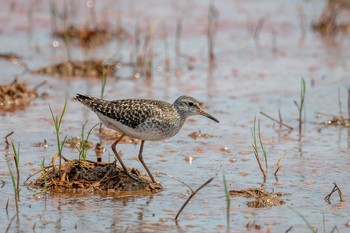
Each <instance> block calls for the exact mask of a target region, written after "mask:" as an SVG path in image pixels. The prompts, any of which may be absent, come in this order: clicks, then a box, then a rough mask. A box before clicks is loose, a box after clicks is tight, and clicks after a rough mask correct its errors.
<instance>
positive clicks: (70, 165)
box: [27, 160, 162, 197]
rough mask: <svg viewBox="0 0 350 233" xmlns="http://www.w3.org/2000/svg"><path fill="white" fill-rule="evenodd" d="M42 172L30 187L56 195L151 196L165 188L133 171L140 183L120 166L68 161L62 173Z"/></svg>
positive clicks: (52, 168)
mask: <svg viewBox="0 0 350 233" xmlns="http://www.w3.org/2000/svg"><path fill="white" fill-rule="evenodd" d="M39 172H41V175H40V176H39V177H38V178H37V179H36V180H34V181H32V182H30V183H28V184H27V185H28V186H30V187H32V188H40V189H44V190H49V191H53V192H55V191H57V192H63V191H67V192H76V193H84V192H89V193H100V194H114V195H118V197H122V196H130V195H147V194H151V193H157V192H160V191H162V186H161V185H160V184H154V183H152V182H151V180H150V179H149V177H148V176H147V175H145V174H142V173H140V172H139V171H138V170H137V169H134V168H133V169H130V170H129V172H130V173H131V174H132V175H133V176H134V177H136V178H137V180H135V179H132V178H131V177H129V176H128V175H127V174H126V173H125V172H124V171H123V170H122V168H120V167H119V166H116V163H104V162H93V161H88V160H66V161H65V162H64V164H62V167H61V172H60V171H59V167H58V165H52V164H51V165H50V166H49V167H46V168H43V169H42V170H41V171H39ZM39 172H37V173H36V174H38V173H39ZM33 175H35V174H33ZM33 175H32V176H33ZM32 176H30V177H32ZM30 177H29V178H30Z"/></svg>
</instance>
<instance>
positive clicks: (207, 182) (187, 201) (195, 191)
mask: <svg viewBox="0 0 350 233" xmlns="http://www.w3.org/2000/svg"><path fill="white" fill-rule="evenodd" d="M221 166H222V165H220V167H219V169H218V170H217V171H216V173H215V175H214V176H213V177H212V178H210V179H209V180H207V181H206V182H204V183H203V184H202V185H201V186H199V187H198V188H197V189H196V190H194V191H193V190H192V189H191V195H190V196H189V197H188V199H187V200H186V201H185V203H184V204H183V205H182V206H181V208H180V210H179V211H178V212H177V214H176V217H175V221H176V222H177V219H178V217H179V215H180V214H181V212H182V210H183V209H184V208H185V207H186V205H187V204H188V203H189V202H190V201H191V199H192V198H193V197H194V196H195V195H196V194H197V193H198V192H199V190H201V189H202V188H204V187H205V186H207V185H208V184H209V183H210V182H212V181H213V179H214V178H215V176H217V175H218V172H219V170H220V169H221Z"/></svg>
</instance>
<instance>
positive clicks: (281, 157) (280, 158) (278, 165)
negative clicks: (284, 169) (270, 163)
mask: <svg viewBox="0 0 350 233" xmlns="http://www.w3.org/2000/svg"><path fill="white" fill-rule="evenodd" d="M284 156H286V151H285V150H284V151H283V152H282V153H281V155H280V157H279V158H278V160H277V163H276V166H277V169H276V171H275V173H273V174H274V176H277V172H278V171H279V170H280V167H281V166H280V162H281V160H282V159H283V157H284Z"/></svg>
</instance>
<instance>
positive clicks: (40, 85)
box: [33, 80, 47, 91]
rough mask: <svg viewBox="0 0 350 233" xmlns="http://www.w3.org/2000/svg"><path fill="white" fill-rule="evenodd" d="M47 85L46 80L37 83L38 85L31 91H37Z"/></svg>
mask: <svg viewBox="0 0 350 233" xmlns="http://www.w3.org/2000/svg"><path fill="white" fill-rule="evenodd" d="M46 83H47V81H46V80H44V81H42V82H41V83H39V84H38V85H36V86H35V87H34V88H33V90H35V91H36V90H38V89H39V88H40V87H42V86H44V85H45V84H46Z"/></svg>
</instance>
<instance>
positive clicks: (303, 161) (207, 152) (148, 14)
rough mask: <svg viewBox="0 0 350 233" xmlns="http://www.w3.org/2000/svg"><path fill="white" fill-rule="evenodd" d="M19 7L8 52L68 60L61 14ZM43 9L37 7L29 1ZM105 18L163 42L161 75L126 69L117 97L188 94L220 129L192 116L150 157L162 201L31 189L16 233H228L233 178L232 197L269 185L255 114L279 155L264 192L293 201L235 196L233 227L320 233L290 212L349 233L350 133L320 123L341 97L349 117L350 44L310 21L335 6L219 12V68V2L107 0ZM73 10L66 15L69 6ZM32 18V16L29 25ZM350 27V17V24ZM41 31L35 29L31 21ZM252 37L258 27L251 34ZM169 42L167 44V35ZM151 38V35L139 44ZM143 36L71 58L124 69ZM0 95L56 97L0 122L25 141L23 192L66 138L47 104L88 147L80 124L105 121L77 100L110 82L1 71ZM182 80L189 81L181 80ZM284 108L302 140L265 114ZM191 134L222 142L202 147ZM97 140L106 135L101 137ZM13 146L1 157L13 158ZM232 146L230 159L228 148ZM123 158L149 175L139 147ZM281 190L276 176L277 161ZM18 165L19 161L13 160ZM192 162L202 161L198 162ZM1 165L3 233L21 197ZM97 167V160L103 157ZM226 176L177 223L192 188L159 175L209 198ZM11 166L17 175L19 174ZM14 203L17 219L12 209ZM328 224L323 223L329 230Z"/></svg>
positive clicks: (37, 60)
mask: <svg viewBox="0 0 350 233" xmlns="http://www.w3.org/2000/svg"><path fill="white" fill-rule="evenodd" d="M15 3H16V5H15V8H14V10H13V11H12V12H11V11H10V10H9V3H7V2H2V5H3V6H4V7H2V8H1V9H0V11H1V14H0V17H1V20H0V22H1V23H0V29H1V30H0V31H1V36H0V44H1V52H15V53H18V54H20V55H22V56H24V62H25V63H26V64H27V65H28V67H30V69H36V68H40V67H42V66H46V65H50V64H55V63H58V62H63V61H66V49H65V46H64V43H63V42H62V41H59V46H58V47H57V48H54V47H52V43H53V40H56V39H54V38H52V37H51V36H50V32H51V24H50V11H49V8H48V5H47V3H46V1H36V2H35V4H38V5H37V6H35V7H34V6H33V5H30V4H29V3H28V2H27V1H23V2H22V1H15ZM75 3H76V4H77V6H79V7H77V8H76V10H77V13H76V14H77V16H76V22H82V23H84V22H85V21H86V19H87V18H88V13H87V12H88V11H87V9H86V8H85V7H83V6H85V3H84V2H79V1H76V2H75ZM32 4H34V3H32ZM96 4H97V5H96V15H97V19H98V20H101V21H102V20H106V21H108V22H109V23H110V24H111V25H117V24H118V23H119V24H120V25H122V26H123V27H124V28H125V29H126V30H127V31H128V32H129V33H130V34H131V35H133V34H134V30H135V24H136V23H137V22H138V24H139V26H140V28H141V29H142V33H143V34H142V36H144V31H145V30H146V27H147V26H148V25H153V26H154V27H155V28H156V29H155V31H154V34H153V42H152V49H153V51H154V61H153V67H154V71H153V77H152V78H151V79H146V78H142V77H141V78H139V79H135V78H132V77H130V75H131V70H130V69H129V68H122V69H121V70H120V71H119V73H118V74H119V75H120V78H115V77H114V78H109V79H108V81H107V86H106V95H105V98H106V99H119V98H152V99H162V100H165V101H169V102H172V101H174V100H175V99H176V98H177V97H178V96H179V95H182V94H187V95H191V96H194V97H196V98H197V99H198V100H200V101H202V102H204V103H205V108H206V109H207V110H208V112H209V113H211V114H212V115H213V116H215V117H216V118H218V119H219V120H220V124H216V123H214V122H211V121H209V120H208V119H206V118H203V117H192V118H191V119H189V120H188V121H187V123H186V124H185V126H184V127H183V129H182V130H181V131H180V133H179V134H178V135H176V136H175V137H174V138H172V139H169V140H166V141H162V142H146V143H145V149H144V159H145V162H146V163H147V164H148V165H149V167H150V169H151V171H152V172H153V173H154V174H156V179H157V180H159V181H160V182H161V183H162V185H163V187H164V188H165V190H164V191H163V192H161V193H159V194H155V195H153V196H144V197H135V198H129V199H126V198H123V199H118V198H115V197H101V196H94V195H91V196H84V197H82V196H78V195H58V194H57V195H48V196H46V197H45V196H39V197H33V194H34V193H36V192H37V191H36V190H29V189H28V188H27V187H26V186H24V185H22V186H21V192H20V199H21V202H20V207H19V222H16V220H14V221H13V222H12V224H11V226H10V230H9V232H31V231H35V232H48V231H57V232H64V231H68V232H106V231H110V232H124V231H129V232H138V231H142V232H154V231H161V232H225V231H226V229H227V227H226V201H225V194H224V187H223V179H222V176H223V173H225V176H226V179H227V183H228V187H229V189H244V188H249V187H260V186H261V185H262V182H263V179H262V175H261V173H260V170H259V168H258V165H257V162H256V160H255V157H254V154H253V149H252V142H253V140H252V137H251V128H252V127H253V119H254V117H255V116H256V117H257V118H260V120H261V132H262V138H263V141H264V144H265V146H266V150H267V157H268V165H269V169H268V177H267V183H266V189H267V190H274V191H275V192H283V193H287V194H289V195H288V196H285V197H282V199H283V200H284V201H285V202H286V204H285V205H283V206H278V207H273V208H266V209H251V208H248V207H247V206H246V203H247V202H248V201H249V200H250V199H246V198H243V197H242V198H238V197H235V198H232V200H231V212H230V216H231V218H230V229H231V231H232V232H244V231H246V230H247V229H246V224H247V223H252V222H254V221H255V223H256V224H259V225H260V226H261V230H254V229H251V231H252V232H254V231H256V232H266V231H267V230H268V229H269V228H271V230H272V232H285V231H286V230H287V229H288V228H289V227H293V228H292V232H309V231H310V230H309V229H308V227H307V224H306V223H305V222H304V221H303V219H302V218H301V217H300V216H298V215H297V214H296V213H295V212H293V210H291V209H290V208H288V207H292V208H293V209H294V210H296V211H297V212H299V213H300V214H301V215H303V216H304V217H305V218H306V219H307V221H308V222H309V223H310V224H311V225H313V226H315V227H316V228H317V229H318V231H323V224H324V223H325V225H326V231H327V232H330V231H331V229H332V228H333V226H334V225H336V226H337V228H338V229H339V231H340V232H346V231H348V228H346V226H345V224H346V223H348V222H349V221H350V220H349V211H348V210H349V201H348V199H349V193H350V188H349V185H347V184H348V177H349V175H350V174H349V171H350V169H349V168H350V159H349V148H350V139H349V135H350V134H349V131H348V129H346V128H342V127H323V126H322V125H321V124H320V123H321V122H323V121H324V120H329V119H330V118H331V117H330V116H321V117H318V114H317V113H318V112H322V113H327V114H332V115H338V114H339V108H338V88H339V89H340V98H341V100H342V108H343V112H344V114H346V113H347V110H346V106H347V93H346V90H345V88H344V86H345V87H348V86H349V76H348V71H349V68H348V66H349V61H348V57H349V54H348V53H349V52H348V51H350V50H349V44H348V41H349V40H348V39H349V38H348V36H347V35H338V36H337V37H334V38H333V41H327V40H325V39H324V38H322V37H321V36H320V35H318V34H317V33H315V32H312V31H311V26H310V25H311V23H312V22H314V21H316V20H318V17H319V15H320V13H321V12H322V9H323V7H324V3H321V2H320V1H307V2H294V1H289V2H286V1H283V2H281V1H265V2H264V4H262V3H260V1H249V2H246V1H220V2H215V7H216V8H217V10H218V12H219V21H218V33H217V37H216V45H215V55H216V60H215V66H214V67H211V68H210V67H209V66H208V59H207V39H206V25H207V11H208V3H207V2H202V1H191V2H189V3H188V1H176V3H175V2H172V1H161V2H159V1H147V4H146V3H144V2H143V1H132V2H131V3H127V4H126V3H122V2H112V1H98V2H97V3H96ZM298 7H299V8H300V7H301V8H302V9H303V11H304V12H305V22H304V24H303V25H302V27H305V28H306V35H305V36H304V37H302V33H301V29H300V27H301V26H300V24H299V18H298ZM58 9H62V6H58ZM28 15H32V19H31V20H32V21H31V20H30V17H28ZM345 16H346V15H345ZM179 17H181V18H182V39H181V50H182V52H183V53H185V54H187V55H190V56H193V57H194V58H196V62H195V63H190V62H189V61H188V60H186V59H184V58H179V57H176V55H175V50H174V44H175V30H176V23H177V19H178V18H179ZM262 17H263V18H264V19H265V20H264V23H263V26H262V28H261V30H260V33H259V36H258V40H259V41H258V42H257V41H256V40H254V36H253V35H252V32H251V31H253V29H254V28H255V27H256V25H257V23H258V21H259V19H261V18H262ZM30 22H32V23H30ZM252 28H253V29H252ZM164 34H167V37H165V36H164ZM141 38H143V37H141ZM164 38H165V39H166V41H167V43H168V45H169V51H168V52H169V57H170V63H171V70H170V74H165V72H164V70H165V54H166V50H165V45H164V44H165V43H166V42H165V39H164ZM133 46H134V42H133V40H132V39H130V40H125V41H116V40H113V41H112V42H111V43H108V44H106V45H103V46H100V47H97V48H94V49H92V50H82V49H81V48H79V47H78V46H73V47H72V49H71V53H72V56H73V57H74V58H75V59H87V58H100V59H108V58H114V59H117V60H122V61H124V62H128V61H129V60H130V54H132V51H133ZM0 64H1V66H2V69H1V70H0V74H1V75H0V77H1V78H0V80H1V84H7V83H10V82H11V81H12V80H13V79H14V77H15V76H17V77H18V79H19V80H20V81H26V82H27V83H28V84H29V85H31V86H35V85H37V84H39V83H40V82H42V81H44V80H45V81H47V84H46V85H44V86H43V87H41V88H40V89H39V92H41V93H43V92H46V93H48V94H49V95H50V97H49V98H45V99H44V98H38V99H35V100H34V101H32V102H31V104H30V106H28V108H26V109H25V110H22V111H19V112H16V113H1V115H0V122H1V123H0V125H1V131H0V137H1V138H4V137H5V135H6V134H8V133H9V132H11V131H14V134H13V135H12V136H11V139H13V140H14V141H15V143H16V144H17V143H20V156H21V157H20V170H21V181H22V182H24V180H25V179H26V177H27V176H28V175H29V174H31V173H33V172H34V171H35V169H39V168H40V164H41V162H42V160H43V159H45V162H46V163H47V164H48V163H49V160H50V159H51V157H52V156H53V155H54V154H55V153H56V151H57V148H56V142H55V137H56V136H55V132H54V127H53V125H52V121H51V115H50V111H49V107H48V105H49V104H50V106H51V107H52V108H53V110H54V112H55V113H58V112H59V111H60V110H61V109H62V107H63V103H64V100H65V98H67V100H68V106H67V112H66V115H65V117H64V121H63V124H62V131H61V132H62V135H63V136H64V135H66V134H68V135H69V136H79V135H80V131H81V126H82V124H83V123H84V122H86V121H87V120H88V123H87V127H86V128H89V127H91V126H93V125H95V124H96V123H97V122H98V119H97V117H96V116H95V115H94V114H93V113H92V112H90V111H89V110H88V109H86V108H84V106H82V105H81V104H79V103H77V102H75V101H74V100H73V99H72V97H73V96H74V95H75V93H86V94H90V95H94V96H99V95H100V90H101V82H100V80H97V79H91V78H84V77H81V78H58V77H51V76H45V75H43V76H36V75H31V74H29V73H23V68H21V67H19V66H18V65H15V64H12V63H9V62H8V61H4V60H0ZM179 73H181V74H182V75H180V76H179V75H178V74H179ZM302 77H304V79H305V81H306V88H307V91H306V100H305V101H306V103H305V104H306V106H305V120H306V121H305V124H304V127H303V132H302V137H301V139H300V140H299V134H298V130H297V128H298V120H297V119H298V111H297V108H296V107H295V105H294V103H293V101H294V100H296V101H299V98H300V80H301V78H302ZM278 109H279V110H280V111H281V113H282V117H283V120H284V122H286V123H288V124H289V125H291V126H293V127H294V128H295V130H293V131H292V132H288V130H286V129H283V128H282V129H280V127H279V126H278V125H276V124H275V123H273V122H272V121H271V120H269V119H267V118H265V117H264V116H262V115H259V112H260V111H263V112H265V113H267V114H269V115H271V116H274V117H275V118H278V113H277V112H278ZM194 131H201V132H202V133H208V134H210V135H212V136H213V137H211V138H208V139H205V138H199V139H196V140H194V139H192V138H190V137H189V136H188V135H189V134H190V133H192V132H194ZM44 139H46V140H47V141H48V142H49V144H50V145H51V146H49V147H48V148H46V149H45V148H38V147H35V146H33V144H35V143H38V142H42V141H43V140H44ZM91 140H92V141H93V142H95V143H96V142H98V140H99V139H98V136H97V134H96V133H94V134H93V135H92V136H91ZM3 141H4V139H2V140H1V143H0V152H1V154H2V155H5V154H6V151H5V143H4V142H3ZM106 146H107V153H105V155H104V157H103V160H104V161H108V160H109V159H111V156H110V154H111V153H112V150H111V149H110V147H109V145H106ZM225 147H227V150H225V149H224V148H225ZM119 149H120V150H121V151H122V153H123V155H124V156H123V158H124V161H125V163H126V164H127V166H130V167H136V168H138V169H140V170H141V171H143V170H142V166H141V164H140V163H139V162H138V161H137V159H136V158H137V153H138V145H137V146H134V145H131V144H122V145H120V146H119ZM283 151H286V156H285V157H284V158H283V159H282V161H281V169H280V171H279V173H278V182H277V181H276V180H275V177H274V176H273V173H274V171H275V169H276V165H275V164H276V162H277V160H278V158H279V156H280V154H281V153H282V152H283ZM10 154H11V153H10ZM64 155H65V156H67V157H69V158H76V156H77V155H78V152H77V151H76V150H71V149H68V148H65V149H64ZM187 156H193V157H194V160H193V161H192V162H191V163H190V162H188V160H186V157H187ZM8 157H10V155H8V156H7V157H6V156H0V160H1V164H3V166H1V168H0V179H1V180H3V181H5V185H4V186H3V187H2V188H1V193H2V194H1V195H0V200H1V203H2V205H1V208H3V209H4V211H2V212H1V214H0V229H1V231H5V230H6V228H7V227H8V225H9V222H10V220H11V218H12V217H13V216H14V214H15V206H14V198H13V190H12V184H11V179H10V175H9V172H8V169H7V166H6V160H7V159H8ZM88 157H89V158H90V159H91V160H94V159H95V157H94V152H93V151H89V154H88ZM220 166H222V168H221V170H220V171H219V173H218V175H217V177H216V178H215V179H214V180H213V182H211V183H210V184H209V185H208V186H206V187H205V188H204V189H202V190H201V191H200V192H199V193H198V194H197V195H196V196H195V198H194V199H193V200H192V201H191V203H190V204H189V205H188V206H187V207H186V208H185V209H184V211H183V213H182V215H180V217H179V222H178V225H176V224H175V222H174V220H173V219H174V217H175V215H176V213H177V211H178V210H179V209H180V207H181V205H182V204H183V203H184V202H185V200H186V198H187V196H188V195H189V191H188V188H187V187H186V186H184V185H183V184H181V183H180V182H178V181H177V180H175V179H173V178H171V177H169V176H166V175H162V174H163V173H166V174H168V175H172V176H176V177H177V178H179V179H181V180H183V181H184V182H186V184H188V185H190V186H191V187H192V188H196V187H199V186H200V185H201V184H202V183H204V182H205V181H206V180H207V179H209V178H211V177H213V176H214V175H215V173H216V171H217V169H218V168H219V167H220ZM12 168H13V169H14V166H13V163H12ZM333 182H336V183H337V184H338V186H339V187H340V188H341V190H342V192H343V194H344V198H345V202H342V203H339V198H338V196H337V193H335V194H333V196H332V198H331V201H332V204H327V203H326V202H325V201H324V198H325V196H326V195H327V194H328V193H329V192H330V191H331V190H332V188H333ZM7 200H9V207H8V214H7V213H6V211H5V208H6V203H7ZM323 218H324V220H323Z"/></svg>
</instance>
